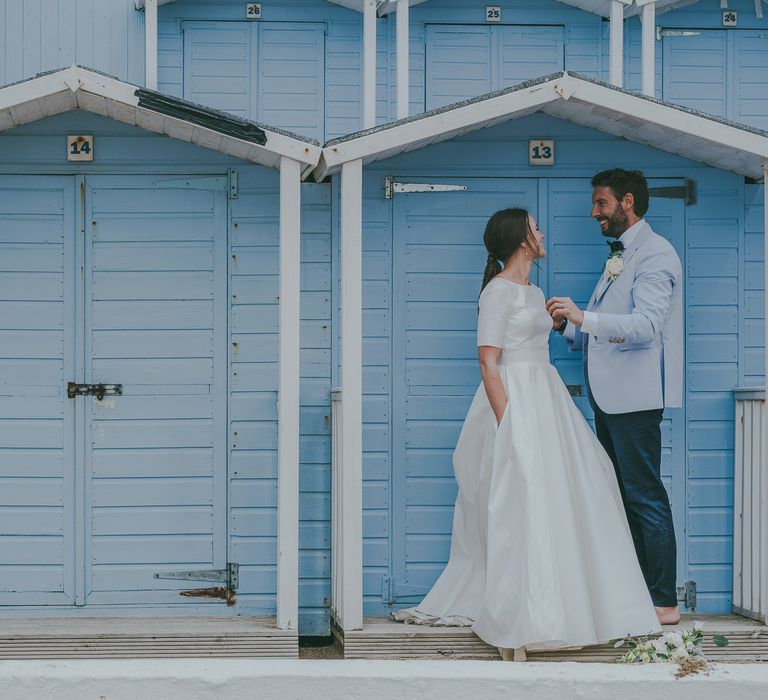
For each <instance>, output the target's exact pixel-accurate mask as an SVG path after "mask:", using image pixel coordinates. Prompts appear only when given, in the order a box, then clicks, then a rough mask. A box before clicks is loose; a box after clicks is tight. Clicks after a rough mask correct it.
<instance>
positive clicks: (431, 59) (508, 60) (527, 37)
mask: <svg viewBox="0 0 768 700" xmlns="http://www.w3.org/2000/svg"><path fill="white" fill-rule="evenodd" d="M563 37H564V29H563V27H561V26H521V25H499V26H487V25H450V24H429V25H427V28H426V80H425V90H426V96H425V104H426V108H427V109H428V110H429V109H435V108H437V107H442V106H443V105H447V104H450V103H452V102H457V101H459V100H464V99H467V98H470V97H475V96H477V95H482V94H485V93H487V92H491V91H492V90H500V89H502V88H506V87H511V86H512V85H517V84H518V83H522V82H524V81H526V80H531V79H532V78H539V77H541V76H543V75H548V74H549V73H554V72H556V71H560V70H563V65H564V38H563Z"/></svg>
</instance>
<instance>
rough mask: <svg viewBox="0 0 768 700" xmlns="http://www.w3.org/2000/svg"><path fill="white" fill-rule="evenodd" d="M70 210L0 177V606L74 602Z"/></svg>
mask: <svg viewBox="0 0 768 700" xmlns="http://www.w3.org/2000/svg"><path fill="white" fill-rule="evenodd" d="M75 201H76V200H75V181H74V178H71V177H18V176H0V605H44V604H51V605H53V604H57V605H69V604H72V603H74V600H75V500H74V487H75V474H74V470H73V468H72V467H73V464H74V459H75V420H74V418H75V414H74V407H73V405H72V402H71V401H69V400H68V399H67V392H66V382H67V380H68V379H70V378H72V377H73V376H74V371H75V345H74V335H73V334H74V310H75V299H74V285H75V256H74V241H75V237H74V230H75Z"/></svg>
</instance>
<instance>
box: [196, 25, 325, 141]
mask: <svg viewBox="0 0 768 700" xmlns="http://www.w3.org/2000/svg"><path fill="white" fill-rule="evenodd" d="M184 97H185V98H186V99H188V100H191V101H193V102H198V103H200V104H204V105H207V106H209V107H214V108H216V109H220V110H223V111H225V112H231V113H233V114H237V115H238V116H241V117H247V118H249V119H255V120H258V121H261V122H264V123H265V124H269V125H272V126H278V127H281V128H283V129H287V130H289V131H294V132H296V133H298V134H302V135H304V136H311V137H312V138H316V139H318V140H319V141H323V140H324V133H325V25H324V24H320V23H311V22H196V21H195V22H185V23H184Z"/></svg>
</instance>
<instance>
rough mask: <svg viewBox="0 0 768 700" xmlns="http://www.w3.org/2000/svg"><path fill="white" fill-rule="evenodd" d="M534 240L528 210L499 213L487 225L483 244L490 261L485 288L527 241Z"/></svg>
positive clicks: (486, 265) (487, 263) (485, 274)
mask: <svg viewBox="0 0 768 700" xmlns="http://www.w3.org/2000/svg"><path fill="white" fill-rule="evenodd" d="M532 239H533V231H531V226H530V224H529V222H528V211H527V210H526V209H520V208H516V209H502V210H501V211H497V212H496V213H495V214H494V215H493V216H492V217H491V218H490V219H488V223H487V224H486V225H485V233H484V234H483V243H485V249H486V250H487V251H488V260H487V262H486V264H485V273H484V274H483V286H482V287H480V291H481V292H482V291H483V289H485V285H487V284H488V282H490V281H491V280H492V279H493V278H494V277H496V275H498V274H499V273H500V272H501V270H502V269H503V268H502V265H504V264H506V262H507V260H509V259H510V258H511V257H512V256H513V255H514V254H515V253H516V252H517V250H518V248H520V246H521V245H522V244H523V243H525V242H526V241H531V240H532Z"/></svg>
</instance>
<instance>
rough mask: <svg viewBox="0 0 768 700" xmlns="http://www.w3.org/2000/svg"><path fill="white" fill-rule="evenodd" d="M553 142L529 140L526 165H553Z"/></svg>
mask: <svg viewBox="0 0 768 700" xmlns="http://www.w3.org/2000/svg"><path fill="white" fill-rule="evenodd" d="M554 164H555V142H554V141H551V140H550V141H529V142H528V165H554Z"/></svg>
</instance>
